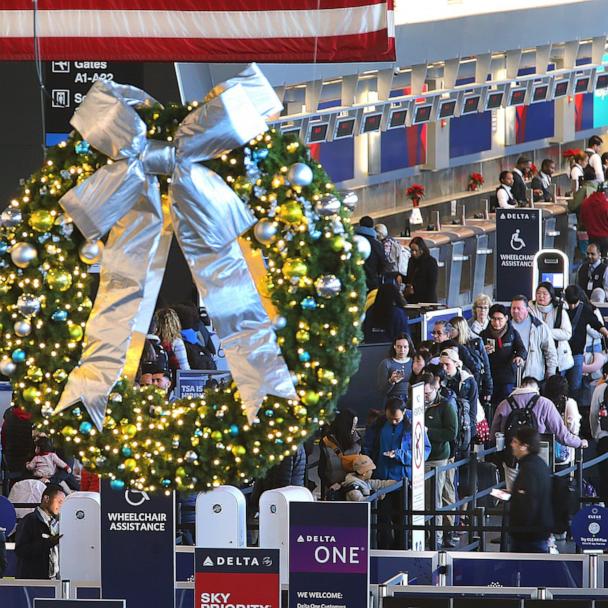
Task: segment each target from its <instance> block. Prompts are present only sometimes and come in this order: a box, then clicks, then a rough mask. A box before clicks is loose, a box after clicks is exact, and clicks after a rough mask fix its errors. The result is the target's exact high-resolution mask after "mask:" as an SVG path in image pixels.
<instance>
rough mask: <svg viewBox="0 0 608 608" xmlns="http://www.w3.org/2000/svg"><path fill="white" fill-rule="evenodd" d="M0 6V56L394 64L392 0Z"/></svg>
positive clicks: (123, 0) (94, 1)
mask: <svg viewBox="0 0 608 608" xmlns="http://www.w3.org/2000/svg"><path fill="white" fill-rule="evenodd" d="M35 6H36V3H35V2H33V1H32V0H1V1H0V60H31V59H33V58H34V29H35V30H36V39H37V40H38V41H39V48H40V57H41V58H42V59H45V60H77V59H86V60H108V61H112V60H113V61H205V62H215V63H221V62H248V61H258V62H266V63H295V62H302V63H311V62H361V61H394V59H395V32H394V21H393V0H38V2H37V9H36V10H34V7H35Z"/></svg>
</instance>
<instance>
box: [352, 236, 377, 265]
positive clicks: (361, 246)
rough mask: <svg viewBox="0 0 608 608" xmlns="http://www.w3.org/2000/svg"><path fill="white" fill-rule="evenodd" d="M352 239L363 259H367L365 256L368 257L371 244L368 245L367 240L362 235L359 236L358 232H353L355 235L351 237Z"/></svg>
mask: <svg viewBox="0 0 608 608" xmlns="http://www.w3.org/2000/svg"><path fill="white" fill-rule="evenodd" d="M353 240H354V241H355V245H356V247H357V251H358V252H359V255H360V256H361V257H362V258H363V259H364V260H367V258H368V257H369V254H370V253H371V252H372V246H371V245H370V243H369V241H368V240H367V239H366V238H365V237H364V236H361V235H360V234H355V236H354V237H353Z"/></svg>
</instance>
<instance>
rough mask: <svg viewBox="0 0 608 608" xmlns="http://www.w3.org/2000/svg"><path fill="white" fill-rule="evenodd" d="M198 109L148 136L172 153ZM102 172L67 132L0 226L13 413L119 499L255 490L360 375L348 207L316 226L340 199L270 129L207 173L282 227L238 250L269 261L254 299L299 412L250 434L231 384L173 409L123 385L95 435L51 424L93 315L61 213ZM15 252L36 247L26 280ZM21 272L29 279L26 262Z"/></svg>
mask: <svg viewBox="0 0 608 608" xmlns="http://www.w3.org/2000/svg"><path fill="white" fill-rule="evenodd" d="M195 105H196V104H192V105H189V106H181V105H178V104H173V105H170V106H168V107H167V108H162V107H160V106H159V107H154V108H151V109H142V110H141V111H140V115H141V116H142V118H143V119H144V120H145V121H146V124H147V125H148V136H149V137H150V138H152V139H158V140H161V141H167V140H170V139H171V138H172V136H173V134H174V132H175V130H176V128H177V125H178V124H179V123H180V122H181V121H182V119H183V118H184V117H185V116H186V115H187V114H188V112H189V111H191V110H192V108H193V106H195ZM106 162H107V159H106V157H105V156H103V155H102V154H99V153H97V152H96V151H95V150H93V149H92V148H90V147H89V146H88V144H87V143H86V142H82V141H81V138H80V136H79V135H78V134H77V133H73V134H72V135H71V137H70V138H69V140H68V141H67V142H64V143H62V144H59V145H58V146H55V147H54V148H51V149H50V150H49V153H48V159H47V162H46V163H45V165H44V166H43V167H42V168H41V169H40V170H39V171H38V172H36V173H35V174H34V175H32V176H31V177H30V178H29V179H28V180H27V181H26V182H25V183H23V185H22V188H21V192H20V194H19V196H18V197H17V198H16V199H15V200H14V201H12V202H11V205H10V206H9V210H8V211H5V212H4V214H3V219H4V220H5V222H4V225H3V226H2V227H1V228H0V303H1V306H0V329H1V330H2V332H3V334H4V336H3V337H4V339H3V340H2V343H1V344H0V371H2V372H3V373H9V372H12V373H11V381H12V384H13V391H14V393H13V402H14V403H15V404H17V405H19V406H21V407H23V408H24V409H26V410H27V411H29V412H31V413H32V415H33V421H34V423H35V425H36V426H38V427H39V428H40V429H42V430H44V431H46V432H47V433H48V434H49V435H51V436H52V437H53V438H54V441H55V443H56V444H57V443H60V444H63V446H64V447H65V448H66V449H67V450H68V451H72V452H75V453H76V454H78V456H79V458H80V459H81V460H82V461H83V463H84V464H85V466H86V467H87V468H89V469H91V470H94V471H96V472H97V473H99V474H101V475H104V476H108V477H110V478H111V479H112V480H113V481H112V485H113V487H115V488H117V489H119V488H122V487H125V486H130V487H136V488H138V489H146V490H150V491H153V490H155V489H157V488H159V487H162V488H166V489H173V488H177V489H193V490H194V489H208V488H210V487H213V486H217V485H220V484H236V485H240V484H244V483H247V482H250V481H251V480H252V479H253V478H256V477H259V476H261V475H262V474H263V473H264V472H265V471H266V470H268V468H269V467H271V466H272V465H273V464H276V463H277V462H278V461H279V460H280V459H282V458H283V457H284V456H286V455H289V454H291V453H292V452H293V450H295V448H296V446H297V445H298V444H300V443H301V442H302V441H304V440H305V439H306V438H307V437H309V436H310V435H311V434H312V433H313V432H314V431H315V430H316V429H317V427H318V426H319V424H321V423H322V422H323V421H324V420H327V419H330V418H331V417H332V416H333V413H334V409H335V404H336V400H337V398H338V397H339V396H340V394H342V393H343V392H344V391H345V389H346V387H347V385H348V381H349V379H350V376H351V375H352V374H353V373H354V372H355V370H356V369H357V366H358V352H357V348H356V346H357V344H358V342H359V338H360V317H361V315H362V311H363V304H364V299H365V286H364V279H363V273H362V269H361V264H362V259H361V257H360V255H359V253H358V251H357V248H356V247H353V234H352V229H351V226H350V221H349V215H350V213H349V211H348V210H347V209H345V208H344V207H343V206H342V207H341V208H340V210H339V212H338V213H337V214H335V215H332V216H329V217H319V216H318V215H317V214H315V211H314V205H315V203H316V202H318V200H319V199H321V198H322V197H323V196H325V195H327V194H335V191H334V186H333V184H331V182H330V180H329V178H328V176H327V174H326V173H325V171H324V170H323V168H322V167H321V165H319V164H318V163H317V162H316V161H314V160H312V159H311V158H310V155H309V151H308V149H307V148H306V146H304V145H303V144H302V143H300V142H299V141H297V140H296V139H294V138H293V137H291V136H283V135H281V134H280V133H279V132H276V131H275V130H271V131H269V132H268V133H267V134H265V135H260V136H258V138H257V139H255V140H253V141H252V142H250V144H249V145H248V146H243V147H242V148H239V149H237V150H234V151H233V152H232V153H230V154H227V155H225V156H223V157H222V158H221V159H216V160H214V161H211V162H208V163H206V164H207V165H208V166H209V167H210V168H211V169H213V170H214V171H215V172H217V173H218V174H219V175H221V176H222V178H223V179H224V180H225V181H226V182H227V183H228V184H229V185H230V186H231V187H232V188H233V189H234V190H235V192H236V193H237V194H238V195H239V196H241V198H242V199H243V200H244V201H247V202H248V204H249V205H250V207H251V209H252V210H253V212H254V213H255V214H256V216H257V218H258V219H263V220H265V221H270V222H274V225H275V226H276V227H277V236H276V238H275V239H274V240H272V242H266V243H263V244H262V243H259V242H258V241H256V239H255V238H254V237H253V234H252V233H253V231H252V233H251V234H248V235H246V237H247V238H248V239H249V240H250V241H251V244H252V246H253V247H254V248H256V249H261V250H262V252H263V253H264V255H265V256H267V258H268V262H269V265H268V268H269V270H268V272H267V277H266V279H267V280H266V285H265V286H258V287H261V288H262V289H263V290H264V291H266V292H267V293H268V294H269V295H270V296H271V299H272V302H273V304H274V305H275V306H276V308H277V310H278V312H279V314H280V315H282V316H283V317H284V318H285V320H286V323H285V325H284V327H283V328H282V329H278V330H277V334H278V337H279V338H278V339H279V344H280V345H281V348H282V352H283V355H284V357H285V360H286V362H287V365H288V367H289V369H290V370H291V372H292V375H294V378H297V384H296V389H297V392H298V395H299V397H300V401H299V402H298V403H296V402H293V403H292V402H288V401H286V400H284V399H279V398H273V397H272V396H270V397H267V398H266V400H265V402H264V404H263V405H262V408H261V409H260V412H259V414H258V418H259V422H256V423H254V424H252V425H249V424H248V423H247V419H246V416H245V414H244V411H243V410H242V408H241V403H240V400H239V397H238V391H237V388H236V387H235V386H234V385H232V386H230V387H229V388H226V389H208V390H207V391H206V392H205V394H204V396H203V397H202V398H192V399H181V400H178V401H175V402H173V403H169V402H168V401H167V400H166V396H165V394H164V393H162V392H161V391H160V390H159V389H157V388H155V387H142V388H140V387H138V386H133V385H132V384H131V383H130V382H128V381H127V380H126V379H121V380H120V381H119V382H118V383H117V384H116V385H115V387H114V388H113V392H112V393H111V395H110V398H109V403H108V410H107V415H106V420H105V424H104V429H103V432H101V433H99V432H98V431H97V430H96V429H95V427H94V426H93V425H92V423H91V421H90V419H89V416H88V414H87V412H86V411H85V409H84V407H73V408H71V409H69V410H66V411H64V412H62V413H60V414H53V410H54V408H55V405H56V404H57V402H58V400H59V397H60V395H61V392H62V390H63V386H64V384H65V382H66V379H67V377H68V374H69V373H70V371H71V370H72V369H73V368H74V367H75V366H76V365H77V363H78V360H79V357H80V354H81V350H82V338H83V333H84V327H85V325H86V321H87V319H88V316H89V314H90V309H91V306H92V303H91V301H90V299H89V297H88V294H89V291H90V282H91V281H90V275H89V274H88V266H87V265H86V264H85V263H83V262H82V261H81V260H80V259H79V254H78V250H79V246H80V245H82V243H83V242H84V239H83V237H82V235H81V234H80V233H79V232H78V230H77V229H76V228H75V227H74V226H73V224H71V222H70V220H69V218H68V217H66V216H65V214H64V213H63V211H62V209H61V207H60V206H59V204H58V201H59V199H60V198H61V196H63V194H65V193H66V192H67V191H68V190H69V189H70V188H72V187H73V186H74V185H76V184H77V183H79V182H80V181H82V180H84V179H86V178H87V177H88V176H90V175H91V174H92V173H94V172H95V170H96V169H97V168H98V167H100V166H101V165H103V164H105V163H106ZM297 162H302V163H306V164H308V165H309V166H310V167H311V168H312V170H313V173H314V180H313V182H312V184H311V185H310V186H306V187H301V188H299V187H293V186H291V185H290V184H289V182H287V180H286V174H287V172H288V168H289V167H290V166H291V165H293V164H294V163H297ZM166 190H167V184H166V178H161V191H162V192H163V193H166ZM6 220H8V221H6ZM11 222H12V223H13V224H15V225H13V226H12V227H11V226H10V224H11ZM17 243H28V244H30V245H32V246H33V247H34V248H35V253H36V258H35V259H34V260H32V261H31V262H30V263H29V264H27V266H26V267H24V268H19V267H18V266H16V265H15V263H14V262H13V260H12V256H11V252H12V253H13V254H15V253H16V252H18V251H19V250H20V247H21V250H23V249H22V246H17V247H15V245H16V244H17ZM26 249H27V247H26ZM29 251H30V253H31V249H30V250H29ZM17 261H18V262H19V257H18V256H17ZM20 263H21V265H22V266H23V264H24V263H23V260H21V262H20ZM328 274H331V275H335V276H336V277H337V278H338V279H339V280H340V282H341V285H342V289H341V291H340V293H339V294H338V295H336V296H335V297H332V298H328V299H325V298H322V297H320V296H319V295H318V294H317V292H316V289H315V285H314V282H315V280H316V279H317V278H318V277H320V276H321V275H328ZM24 294H26V295H30V296H34V297H35V298H37V301H38V302H39V305H40V309H39V311H38V312H36V313H35V314H33V315H32V316H31V317H27V316H24V315H23V314H21V313H20V312H19V307H18V299H19V297H20V296H22V295H24ZM20 303H21V305H23V302H22V301H21V302H20ZM24 322H25V326H24ZM28 322H29V325H30V331H29V334H27V335H25V334H26V333H27V329H28V327H27V325H28ZM12 368H14V369H12Z"/></svg>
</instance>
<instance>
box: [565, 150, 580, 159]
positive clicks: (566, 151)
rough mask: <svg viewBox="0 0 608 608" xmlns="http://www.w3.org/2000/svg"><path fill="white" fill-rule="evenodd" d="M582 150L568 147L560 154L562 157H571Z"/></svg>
mask: <svg viewBox="0 0 608 608" xmlns="http://www.w3.org/2000/svg"><path fill="white" fill-rule="evenodd" d="M581 152H582V150H579V149H578V148H568V149H567V150H564V151H563V152H562V156H563V157H564V158H572V157H573V156H576V155H577V154H580V153H581Z"/></svg>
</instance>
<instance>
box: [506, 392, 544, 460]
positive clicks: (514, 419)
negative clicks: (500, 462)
mask: <svg viewBox="0 0 608 608" xmlns="http://www.w3.org/2000/svg"><path fill="white" fill-rule="evenodd" d="M539 399H540V395H539V394H538V393H537V394H536V395H534V396H533V397H532V398H531V399H530V401H528V403H526V405H525V406H524V407H519V406H518V405H517V401H515V399H514V398H513V397H512V396H511V395H509V396H508V397H507V403H508V404H509V406H510V407H511V411H510V412H509V415H508V416H507V421H506V423H505V454H504V461H505V464H506V465H507V466H508V467H511V468H514V467H515V464H516V462H517V460H516V459H515V456H513V452H512V451H511V440H512V439H513V437H514V436H515V433H517V431H518V430H519V429H521V428H524V427H526V426H527V427H529V428H532V429H537V428H538V422H537V421H536V415H535V414H534V412H533V411H532V410H533V409H534V406H535V405H536V402H537V401H538V400H539Z"/></svg>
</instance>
